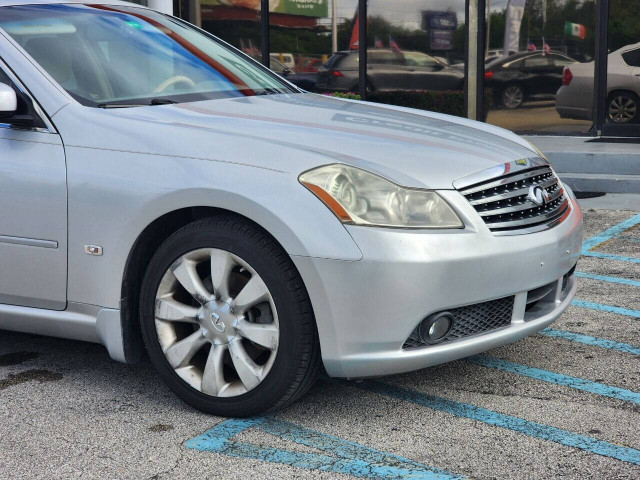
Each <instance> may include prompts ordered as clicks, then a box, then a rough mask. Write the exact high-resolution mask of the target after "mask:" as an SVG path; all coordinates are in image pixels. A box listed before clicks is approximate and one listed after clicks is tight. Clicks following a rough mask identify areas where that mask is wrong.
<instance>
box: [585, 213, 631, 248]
mask: <svg viewBox="0 0 640 480" xmlns="http://www.w3.org/2000/svg"><path fill="white" fill-rule="evenodd" d="M638 224H640V213H639V214H637V215H634V216H633V217H631V218H628V219H626V220H625V221H623V222H620V223H618V224H617V225H614V226H613V227H611V228H608V229H606V230H605V231H604V232H601V233H599V234H597V235H594V236H593V237H591V238H590V239H588V240H586V241H585V242H584V243H583V244H582V253H583V254H584V252H586V251H588V250H591V249H592V248H593V247H596V246H598V245H600V244H601V243H604V242H606V241H607V240H610V239H611V238H613V237H615V236H616V235H620V234H621V233H623V232H624V231H625V230H629V229H630V228H631V227H634V226H636V225H638Z"/></svg>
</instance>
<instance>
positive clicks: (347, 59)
mask: <svg viewBox="0 0 640 480" xmlns="http://www.w3.org/2000/svg"><path fill="white" fill-rule="evenodd" d="M336 57H337V60H336V61H335V62H334V63H333V66H332V68H338V67H339V68H342V69H346V68H358V63H359V61H360V58H359V57H358V54H357V53H348V54H346V55H340V56H338V55H336Z"/></svg>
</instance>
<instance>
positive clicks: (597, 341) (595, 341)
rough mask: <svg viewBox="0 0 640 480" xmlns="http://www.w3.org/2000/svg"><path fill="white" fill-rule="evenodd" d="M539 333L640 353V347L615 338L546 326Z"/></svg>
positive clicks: (634, 353) (625, 351) (624, 351)
mask: <svg viewBox="0 0 640 480" xmlns="http://www.w3.org/2000/svg"><path fill="white" fill-rule="evenodd" d="M538 333H540V334H541V335H544V336H546V337H551V338H561V339H563V340H569V341H571V342H577V343H582V344H584V345H590V346H593V347H601V348H608V349H610V350H617V351H619V352H623V353H631V354H632V355H640V348H638V347H634V346H633V345H631V344H629V343H620V342H614V341H613V340H607V339H605V338H597V337H590V336H589V335H582V334H580V333H573V332H567V331H565V330H554V329H552V328H545V329H544V330H541V331H540V332H538Z"/></svg>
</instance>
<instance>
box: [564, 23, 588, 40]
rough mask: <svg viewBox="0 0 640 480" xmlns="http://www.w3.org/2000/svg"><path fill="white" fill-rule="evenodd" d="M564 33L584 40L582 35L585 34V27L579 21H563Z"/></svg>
mask: <svg viewBox="0 0 640 480" xmlns="http://www.w3.org/2000/svg"><path fill="white" fill-rule="evenodd" d="M564 33H565V34H566V35H572V36H574V37H579V38H580V40H584V37H585V36H586V35H587V29H586V28H584V25H580V24H579V23H571V22H564Z"/></svg>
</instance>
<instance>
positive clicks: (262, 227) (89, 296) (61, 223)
mask: <svg viewBox="0 0 640 480" xmlns="http://www.w3.org/2000/svg"><path fill="white" fill-rule="evenodd" d="M0 52H2V54H1V56H2V59H1V60H0V228H1V230H0V328H3V329H9V330H15V331H21V332H31V333H39V334H43V335H55V336H60V337H66V338H73V339H79V340H86V341H90V342H100V343H102V344H104V345H105V346H106V348H107V350H108V352H109V355H110V356H111V357H112V358H114V359H115V360H118V361H122V362H134V361H137V360H138V359H140V358H141V357H142V355H143V354H144V353H145V350H146V353H147V354H148V355H149V357H150V359H151V362H152V364H153V365H154V367H155V368H156V369H157V371H158V373H159V375H160V376H161V377H162V379H163V380H164V381H165V382H166V384H167V385H168V386H169V388H171V389H172V390H173V391H174V392H175V393H176V394H177V395H178V396H180V398H182V399H183V400H184V401H186V402H188V403H189V404H190V405H193V406H194V407H196V408H198V409H201V410H203V411H206V412H211V413H215V414H217V415H225V416H246V415H255V414H257V413H260V412H263V411H266V410H270V409H274V408H277V407H281V406H283V405H286V404H288V403H290V402H293V401H295V400H296V399H298V398H300V397H301V396H302V395H303V394H304V393H305V392H306V391H307V390H308V389H309V388H310V387H311V385H312V384H313V381H314V380H315V378H316V377H317V375H318V373H319V372H320V371H321V370H322V367H324V368H325V369H326V371H327V373H328V374H329V375H330V376H333V377H369V376H379V375H388V374H393V373H399V372H406V371H409V370H415V369H420V368H424V367H428V366H430V365H435V364H438V363H442V362H447V361H450V360H455V359H458V358H462V357H465V356H468V355H472V354H475V353H478V352H482V351H484V350H487V349H490V348H494V347H497V346H499V345H503V344H505V343H509V342H513V341H515V340H518V339H520V338H523V337H525V336H527V335H530V334H532V333H534V332H536V331H538V330H540V329H542V328H544V327H546V326H548V325H549V324H551V323H552V322H553V321H555V320H556V319H557V318H558V317H559V316H560V315H561V314H562V312H563V311H564V310H565V309H566V308H567V306H568V305H569V303H570V301H571V299H572V297H573V296H574V294H575V291H576V280H575V277H574V275H573V272H574V269H575V265H576V262H577V259H578V255H579V252H580V249H581V242H582V214H581V212H580V208H579V207H578V204H577V202H576V200H575V197H574V196H573V195H572V193H571V191H570V190H569V189H568V188H566V187H565V186H564V185H563V184H562V183H561V182H560V180H559V179H558V178H557V177H556V175H555V173H554V172H553V170H552V169H551V166H550V165H549V164H548V162H547V161H546V160H545V159H544V158H543V156H542V155H541V154H540V153H539V152H538V151H537V150H536V149H535V147H533V146H532V145H531V144H529V143H528V142H527V141H525V140H523V139H522V138H520V137H518V136H517V135H514V134H513V133H511V132H508V131H505V130H501V129H499V128H497V127H493V126H491V125H485V124H482V123H478V122H474V121H470V120H466V119H462V118H456V117H451V116H447V115H438V114H433V113H428V112H424V111H417V110H410V109H405V108H398V107H393V106H387V105H385V106H382V105H375V104H370V103H364V102H356V101H346V100H340V99H336V98H329V97H325V96H321V95H313V94H308V93H303V92H302V91H300V90H298V89H297V88H296V87H295V86H294V85H292V84H290V83H288V82H287V81H286V80H284V79H282V78H280V77H278V76H277V75H275V74H274V73H273V72H270V71H269V70H267V69H265V68H264V67H263V66H262V65H260V64H259V63H257V62H255V61H254V60H252V59H251V58H249V57H247V56H245V55H243V54H242V53H240V52H238V51H237V50H235V49H233V48H232V47H230V46H229V45H227V44H225V43H224V42H222V41H220V40H218V39H216V38H215V37H212V36H210V35H209V34H207V33H206V32H203V31H202V30H199V29H197V28H195V27H192V26H191V25H189V24H187V23H185V22H184V21H182V20H180V19H177V18H173V17H170V16H167V15H163V14H161V13H158V12H155V11H153V10H150V9H147V8H144V7H140V6H134V5H132V4H128V3H122V2H118V1H114V0H106V1H105V0H102V1H100V0H98V1H97V2H96V1H93V2H91V3H90V4H88V3H87V4H84V3H81V2H77V1H75V2H74V1H70V0H64V1H55V0H44V1H43V0H38V1H36V0H5V1H4V2H3V4H2V6H0ZM96 378H97V380H96V381H99V376H97V377H96ZM452 381H455V380H453V379H452Z"/></svg>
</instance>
